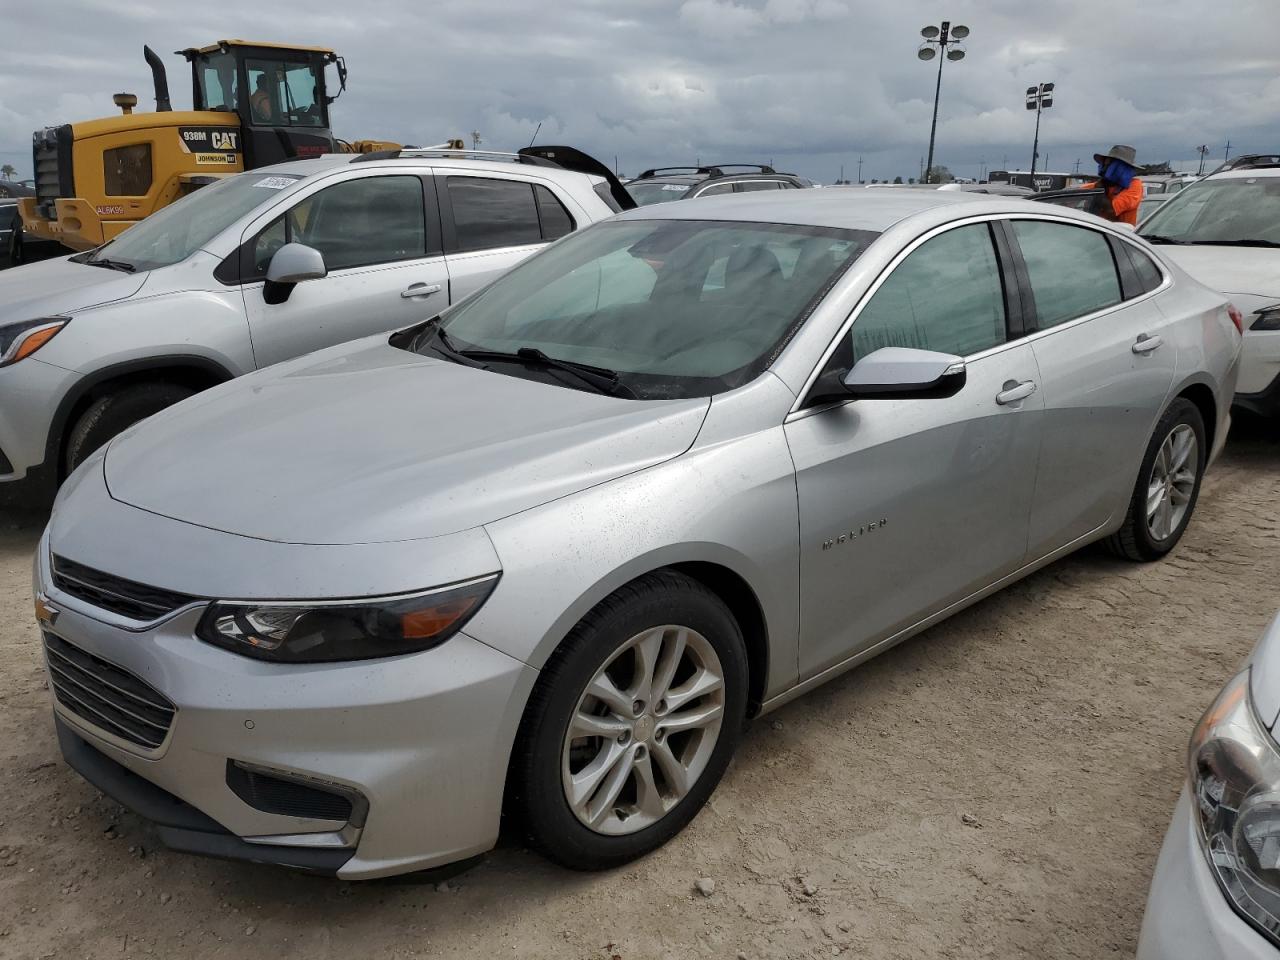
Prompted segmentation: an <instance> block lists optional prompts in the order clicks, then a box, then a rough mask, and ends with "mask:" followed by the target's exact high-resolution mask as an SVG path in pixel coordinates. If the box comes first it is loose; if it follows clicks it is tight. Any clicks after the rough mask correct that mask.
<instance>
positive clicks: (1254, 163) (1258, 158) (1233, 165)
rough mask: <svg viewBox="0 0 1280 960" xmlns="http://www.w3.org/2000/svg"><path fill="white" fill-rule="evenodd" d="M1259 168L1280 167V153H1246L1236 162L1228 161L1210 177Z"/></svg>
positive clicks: (1235, 160)
mask: <svg viewBox="0 0 1280 960" xmlns="http://www.w3.org/2000/svg"><path fill="white" fill-rule="evenodd" d="M1258 167H1280V153H1246V154H1243V155H1241V156H1239V157H1236V158H1235V159H1234V160H1228V161H1227V162H1226V163H1224V164H1222V166H1220V167H1218V168H1217V169H1216V170H1214V171H1212V172H1211V173H1210V174H1209V176H1213V174H1215V173H1222V172H1223V171H1224V170H1249V169H1253V168H1258Z"/></svg>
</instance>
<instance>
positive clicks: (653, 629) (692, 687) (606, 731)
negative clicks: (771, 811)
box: [512, 571, 747, 870]
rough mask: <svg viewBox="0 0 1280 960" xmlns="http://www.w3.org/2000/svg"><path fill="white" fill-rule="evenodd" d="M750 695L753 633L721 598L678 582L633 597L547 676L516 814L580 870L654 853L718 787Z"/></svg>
mask: <svg viewBox="0 0 1280 960" xmlns="http://www.w3.org/2000/svg"><path fill="white" fill-rule="evenodd" d="M746 691H747V663H746V653H745V647H744V644H743V640H742V633H741V630H740V629H739V627H738V624H737V622H736V621H735V620H734V618H733V615H732V614H731V613H730V612H729V610H728V608H727V607H726V606H725V605H724V603H723V601H721V600H720V598H719V597H717V596H716V595H715V594H713V593H712V592H711V591H710V590H708V589H707V588H706V587H704V586H703V585H702V584H700V583H698V582H697V581H695V580H692V579H690V578H688V577H686V576H683V575H682V574H678V573H675V572H672V571H664V572H659V573H655V574H650V575H648V576H645V577H643V578H641V579H640V580H637V581H636V582H635V583H632V584H629V585H628V586H626V587H623V588H622V589H621V590H619V591H617V592H616V593H614V594H612V595H611V596H609V597H607V598H606V599H605V600H604V601H602V602H601V603H600V605H599V606H597V607H596V608H595V609H594V610H592V611H591V612H590V613H589V614H587V616H586V617H584V618H583V619H582V621H581V622H580V623H579V624H578V625H577V626H576V627H575V628H574V629H573V631H572V632H571V633H570V635H569V637H568V638H566V640H565V642H564V644H563V645H562V646H561V648H560V649H559V650H558V651H557V652H556V654H555V656H554V657H553V659H552V661H551V662H550V663H548V665H547V667H546V668H545V669H544V670H543V672H542V676H541V677H540V678H539V681H538V685H537V687H536V688H535V690H534V692H533V694H532V695H531V697H530V701H529V706H528V708H527V710H526V713H525V717H524V720H523V723H522V725H521V734H520V738H519V741H518V743H517V746H516V752H515V756H514V758H513V761H512V775H513V780H512V794H513V796H512V800H513V806H514V807H515V808H516V809H515V810H514V811H513V812H516V813H518V814H519V815H521V816H523V818H524V821H525V824H526V826H527V828H528V831H529V834H530V838H531V840H532V841H533V843H534V845H535V846H537V847H538V848H539V849H540V850H542V851H543V853H545V854H546V855H547V856H548V857H550V858H551V859H552V860H555V861H557V862H559V863H561V864H563V865H565V866H567V867H571V868H573V869H577V870H598V869H604V868H608V867H614V866H618V865H620V864H623V863H626V862H627V861H629V860H633V859H635V858H636V857H639V856H642V855H643V854H645V853H648V852H649V851H651V850H653V849H655V848H656V847H659V846H661V845H662V844H664V843H666V842H667V841H668V840H670V839H671V838H672V837H674V836H675V835H676V834H677V833H679V832H680V830H681V829H683V828H684V827H685V825H686V824H688V823H689V821H690V820H692V819H693V817H694V816H695V815H696V814H697V812H698V810H699V809H700V808H701V807H702V805H703V804H704V803H705V802H706V800H707V798H708V797H709V796H710V795H711V792H712V791H713V790H714V789H715V787H716V784H717V783H719V781H720V778H721V776H723V774H724V771H725V768H726V767H727V766H728V763H729V760H730V758H731V756H732V755H733V751H734V749H735V747H736V746H737V743H738V738H739V736H740V734H741V731H742V724H743V718H744V716H745V713H746Z"/></svg>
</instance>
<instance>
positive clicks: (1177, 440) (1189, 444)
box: [1147, 423, 1199, 541]
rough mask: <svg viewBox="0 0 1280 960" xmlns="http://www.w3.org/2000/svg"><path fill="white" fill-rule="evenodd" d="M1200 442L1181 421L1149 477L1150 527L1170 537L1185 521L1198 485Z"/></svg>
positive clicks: (1157, 537) (1155, 537) (1162, 537)
mask: <svg viewBox="0 0 1280 960" xmlns="http://www.w3.org/2000/svg"><path fill="white" fill-rule="evenodd" d="M1198 469H1199V444H1198V443H1197V441H1196V433H1195V431H1194V430H1193V429H1192V428H1191V427H1190V426H1188V425H1187V424H1185V423H1180V424H1178V425H1177V426H1176V427H1174V428H1173V429H1172V430H1171V431H1169V435H1168V436H1167V437H1165V439H1164V443H1162V444H1161V445H1160V452H1159V453H1158V454H1157V455H1156V459H1155V462H1154V463H1153V464H1152V465H1151V476H1150V477H1149V478H1148V480H1147V531H1148V532H1149V533H1150V534H1151V537H1152V539H1153V540H1156V541H1161V540H1167V539H1169V537H1171V536H1173V533H1174V531H1175V530H1177V529H1178V527H1179V526H1180V525H1181V524H1182V520H1183V518H1184V517H1185V516H1186V515H1187V509H1188V507H1190V505H1191V496H1192V494H1193V493H1195V489H1196V479H1197V477H1196V474H1197V471H1198Z"/></svg>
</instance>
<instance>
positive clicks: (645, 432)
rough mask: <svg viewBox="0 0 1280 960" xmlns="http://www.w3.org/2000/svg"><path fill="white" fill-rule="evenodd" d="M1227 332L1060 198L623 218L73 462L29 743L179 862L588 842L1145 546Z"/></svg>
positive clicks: (1135, 246) (1224, 384) (640, 841)
mask: <svg viewBox="0 0 1280 960" xmlns="http://www.w3.org/2000/svg"><path fill="white" fill-rule="evenodd" d="M1064 264H1065V265H1068V266H1069V269H1064ZM1239 353H1240V332H1239V328H1238V327H1237V326H1236V324H1235V322H1234V321H1233V320H1232V319H1231V317H1230V316H1229V313H1228V310H1227V304H1226V301H1225V299H1224V298H1223V297H1222V296H1221V295H1219V294H1215V293H1213V292H1211V291H1210V290H1208V289H1206V288H1205V287H1202V286H1201V285H1200V284H1198V283H1196V282H1195V281H1194V280H1192V279H1191V278H1189V277H1188V276H1187V275H1186V274H1184V273H1183V272H1182V271H1181V270H1179V269H1178V268H1177V267H1176V266H1174V265H1172V264H1171V263H1170V262H1168V261H1166V260H1165V259H1164V257H1163V256H1162V254H1161V253H1160V252H1159V251H1158V250H1155V249H1152V248H1151V247H1150V246H1148V245H1147V244H1146V243H1144V242H1143V241H1142V240H1141V239H1139V238H1138V237H1136V236H1135V235H1134V234H1133V233H1132V232H1131V231H1126V230H1121V229H1118V228H1116V227H1114V226H1112V225H1110V224H1107V223H1104V222H1103V221H1101V220H1098V219H1097V218H1094V217H1089V216H1086V215H1084V214H1079V213H1076V212H1074V211H1070V210H1058V209H1055V208H1052V207H1047V206H1045V205H1044V204H1036V203H1030V202H1028V201H1024V200H1008V199H1003V198H990V197H982V196H980V195H975V194H970V193H961V192H955V193H948V192H943V191H936V190H931V191H914V190H912V191H896V190H880V191H874V190H838V191H837V190H832V191H826V190H823V191H817V190H795V191H790V190H789V191H781V190H779V191H772V192H770V193H752V194H749V195H743V196H737V195H735V196H731V197H721V198H712V199H706V200H691V201H689V202H688V203H672V204H664V205H662V206H651V207H645V208H643V209H641V210H635V211H632V212H630V213H628V214H626V215H624V216H621V217H617V218H613V219H611V220H608V221H605V222H603V223H598V224H595V225H593V226H591V227H589V228H588V229H587V230H584V231H582V232H581V233H579V234H575V235H573V236H570V237H566V238H565V239H564V240H562V241H561V242H559V243H557V244H555V245H554V246H552V247H550V248H548V249H547V250H546V251H544V252H543V253H541V254H539V255H538V256H536V257H533V258H531V259H529V260H528V261H526V262H524V263H522V264H520V265H519V266H518V267H516V268H515V269H514V270H512V271H510V272H509V273H507V274H506V275H504V276H503V277H501V278H500V279H498V280H497V281H496V282H494V283H493V284H491V285H489V286H488V287H486V288H485V289H484V290H483V291H481V292H480V293H479V294H477V295H476V296H474V297H471V298H469V299H468V300H467V301H465V302H464V303H461V304H459V305H457V306H456V307H453V308H451V309H449V310H448V311H446V312H445V313H444V315H443V316H441V317H440V318H438V319H436V318H433V319H432V320H429V321H426V322H423V323H421V324H418V325H416V326H414V327H411V328H408V329H406V330H403V331H400V332H397V333H395V334H392V335H390V336H388V335H385V334H384V335H382V336H375V337H369V338H366V339H364V340H362V341H358V342H355V343H349V344H343V345H340V346H337V347H332V348H330V349H328V350H324V351H320V352H319V353H315V354H312V355H310V356H307V357H301V358H298V359H296V360H291V361H289V362H288V363H284V364H280V365H278V366H276V367H274V368H272V369H270V370H264V371H261V372H259V373H254V374H250V375H249V376H247V377H244V378H243V379H241V380H239V381H236V382H234V383H229V384H226V385H225V386H222V387H219V388H218V389H216V390H212V391H210V392H209V393H207V394H205V395H204V396H202V397H199V398H197V399H195V400H193V401H191V402H190V403H184V404H182V405H180V406H179V407H177V408H175V409H173V410H168V411H165V412H163V413H161V414H158V415H157V416H155V417H152V418H151V419H149V420H148V421H147V422H145V423H143V424H139V425H138V426H137V427H136V428H134V429H132V430H129V431H128V432H126V433H125V434H123V435H121V436H119V437H117V438H116V439H115V440H114V441H112V443H111V444H110V445H109V446H108V447H107V448H106V449H105V450H101V451H99V452H98V453H95V454H94V455H93V456H92V457H90V458H89V460H87V461H86V462H85V463H84V464H82V465H81V467H80V468H79V470H77V471H76V473H75V474H74V475H73V476H72V477H71V478H69V479H68V481H67V482H66V483H65V484H64V485H63V488H62V492H61V494H60V495H59V500H58V502H57V503H56V504H55V506H54V510H53V516H52V519H51V521H50V525H49V530H48V532H47V534H46V535H45V537H44V539H43V541H42V543H41V544H40V546H39V548H38V549H37V551H36V572H35V578H36V589H37V592H38V598H37V616H38V617H39V619H40V621H41V628H42V632H43V644H44V651H45V657H46V662H47V664H48V669H49V678H50V687H51V691H52V696H53V698H54V710H55V712H56V716H57V728H58V737H59V740H60V743H61V747H62V750H63V753H64V755H65V756H66V758H67V761H68V762H69V763H70V764H71V765H72V766H73V767H75V769H77V770H79V771H80V772H81V773H82V774H84V776H86V777H87V778H88V779H90V780H91V781H92V782H94V783H95V784H97V785H98V786H99V787H100V788H101V789H102V790H104V791H106V792H107V793H109V794H112V795H114V796H116V797H118V798H120V799H121V800H122V801H123V802H125V803H128V804H129V805H131V806H133V807H134V808H135V809H137V810H138V811H139V812H140V813H142V814H143V815H144V816H146V817H148V818H150V819H152V820H154V821H156V822H157V823H159V824H160V825H161V835H162V837H163V838H164V840H165V841H166V842H167V843H169V844H170V845H171V846H174V847H177V848H179V849H184V850H191V851H196V852H204V853H215V854H217V855H220V856H225V857H240V858H245V859H249V860H254V861H257V862H278V863H285V864H290V865H292V866H304V867H306V868H308V869H312V870H316V871H321V872H329V873H333V872H336V873H338V874H339V875H340V876H344V877H352V878H354V877H374V876H381V875H385V874H391V873H398V872H403V871H406V870H414V869H418V868H427V867H436V866H439V865H441V864H447V863H450V862H452V861H459V860H465V859H467V858H470V857H472V856H475V855H477V854H479V853H482V852H483V851H485V850H487V849H488V848H489V847H491V846H492V845H493V843H494V841H495V838H496V837H497V835H498V825H499V819H500V813H501V811H502V810H503V808H504V806H505V808H506V810H507V811H508V812H509V813H511V814H513V819H518V820H520V821H522V822H523V823H524V825H525V826H526V828H527V829H528V831H529V833H530V835H531V836H532V838H533V839H534V841H535V842H536V844H537V845H538V847H539V848H540V849H542V850H544V851H546V852H547V853H548V854H549V855H550V856H552V857H554V858H556V859H557V860H559V861H561V862H563V863H565V864H568V865H569V866H572V867H578V868H593V867H605V866H611V865H616V864H619V863H622V862H625V861H627V860H629V859H631V858H633V857H636V856H639V855H641V854H643V853H644V852H646V851H648V850H652V849H653V848H654V847H656V846H657V845H658V844H660V843H662V842H663V841H665V840H666V839H668V838H670V837H672V836H673V835H674V834H675V833H676V832H677V831H678V830H679V829H680V828H681V827H682V826H683V825H684V824H686V823H688V822H689V821H690V820H691V819H692V818H693V816H694V815H695V814H696V813H697V811H698V808H699V807H700V806H701V805H702V804H703V803H704V801H706V799H707V797H708V796H709V795H710V793H711V791H712V789H714V787H715V785H716V783H717V781H718V780H719V779H720V776H721V774H722V773H723V772H724V770H725V767H726V765H727V764H728V762H729V758H730V755H731V754H732V753H733V750H734V747H735V746H736V744H737V742H738V738H739V734H740V733H741V730H742V726H743V721H744V719H745V718H746V717H748V716H752V715H756V714H759V713H763V712H767V711H769V710H772V709H774V708H775V707H777V706H779V705H781V704H783V703H785V702H787V701H788V700H790V699H791V698H792V697H795V696H798V695H799V694H801V693H804V692H805V691H806V690H809V689H811V688H813V687H815V686H817V685H818V684H820V683H822V682H823V681H825V680H828V679H830V678H831V677H834V676H836V675H838V674H840V673H841V672H843V671H844V670H847V669H849V668H850V667H853V666H855V665H857V664H858V663H860V662H862V661H863V660H866V659H867V658H869V657H871V656H873V655H875V654H876V653H878V652H880V651H881V650H885V649H887V648H888V647H890V646H892V645H893V644H894V643H897V642H898V641H900V640H902V639H904V638H906V637H909V636H911V635H912V634H914V633H916V632H918V631H920V630H922V629H924V628H925V627H927V626H929V625H930V624H932V623H936V622H937V621H939V620H941V619H942V618H943V617H946V616H947V615H949V614H951V613H953V612H955V611H957V610H959V609H961V608H963V607H965V606H967V605H968V604H971V603H973V602H975V601H977V600H979V599H981V598H982V597H984V596H986V595H988V594H989V593H991V592H993V591H995V590H997V589H999V588H1000V587H1001V586H1003V585H1005V584H1007V583H1011V582H1013V581H1014V580H1016V579H1018V578H1019V577H1022V576H1025V575H1026V574H1027V573H1029V572H1031V571H1033V570H1035V569H1037V568H1039V567H1041V566H1044V565H1045V564H1047V563H1050V562H1051V561H1053V560H1054V559H1056V558H1058V557H1061V556H1064V555H1065V554H1067V553H1069V552H1071V551H1072V550H1075V549H1077V548H1079V547H1081V546H1083V545H1085V544H1087V543H1089V542H1091V541H1094V540H1101V539H1108V540H1109V542H1110V544H1111V546H1112V548H1113V549H1114V550H1115V551H1116V552H1118V553H1120V554H1122V555H1123V556H1126V557H1129V558H1131V559H1134V560H1154V559H1157V558H1159V557H1161V556H1163V555H1164V554H1166V553H1167V552H1168V551H1169V550H1171V549H1172V548H1173V547H1174V545H1175V544H1176V543H1177V542H1178V538H1179V537H1180V536H1181V535H1182V532H1183V530H1184V529H1185V528H1186V526H1187V523H1188V522H1189V521H1190V519H1191V515H1192V511H1193V510H1194V509H1195V503H1196V497H1197V495H1198V493H1199V489H1200V480H1201V477H1202V475H1203V473H1204V470H1205V468H1206V467H1207V466H1208V464H1209V463H1210V462H1211V461H1212V459H1213V456H1214V454H1216V453H1217V451H1218V450H1219V449H1220V448H1221V446H1222V443H1223V440H1224V439H1225V437H1226V434H1227V427H1228V424H1229V417H1228V408H1229V406H1230V400H1231V393H1232V390H1233V389H1234V387H1235V379H1236V372H1237V363H1238V358H1239ZM868 776H870V777H874V776H875V771H874V770H872V771H869V772H868ZM803 790H804V787H803V785H802V784H799V783H797V784H796V791H797V793H802V792H803Z"/></svg>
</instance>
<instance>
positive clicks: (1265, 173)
mask: <svg viewBox="0 0 1280 960" xmlns="http://www.w3.org/2000/svg"><path fill="white" fill-rule="evenodd" d="M1254 177H1280V166H1265V167H1262V166H1259V167H1236V168H1235V169H1232V170H1223V171H1222V172H1221V173H1214V174H1211V175H1210V176H1207V177H1203V178H1202V179H1204V180H1249V179H1252V178H1254Z"/></svg>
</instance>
